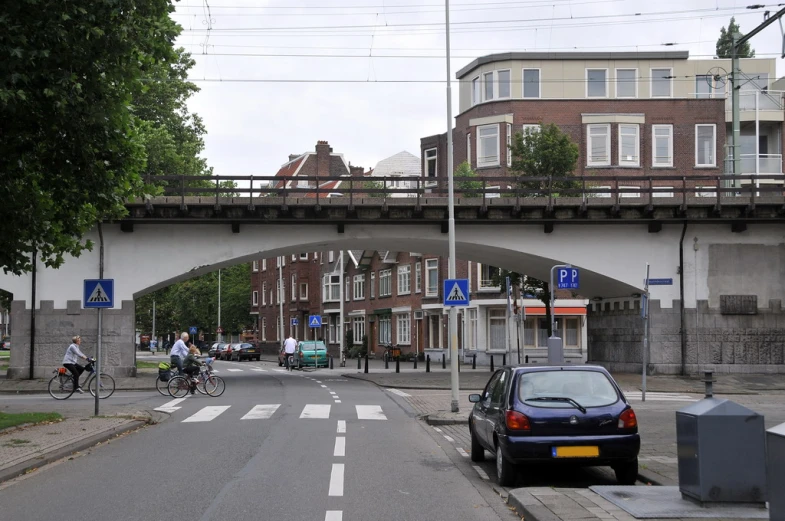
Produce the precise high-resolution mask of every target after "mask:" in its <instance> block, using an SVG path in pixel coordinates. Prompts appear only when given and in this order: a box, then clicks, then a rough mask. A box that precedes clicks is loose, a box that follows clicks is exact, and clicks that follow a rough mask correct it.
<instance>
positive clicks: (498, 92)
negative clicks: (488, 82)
mask: <svg viewBox="0 0 785 521" xmlns="http://www.w3.org/2000/svg"><path fill="white" fill-rule="evenodd" d="M500 72H506V73H507V89H508V94H507V95H506V96H502V95H501V89H500V88H499V86H500V85H501V81H500V80H499V73H500ZM493 75H494V82H493V87H494V88H495V89H496V99H510V98H512V69H499V70H496V71H493Z"/></svg>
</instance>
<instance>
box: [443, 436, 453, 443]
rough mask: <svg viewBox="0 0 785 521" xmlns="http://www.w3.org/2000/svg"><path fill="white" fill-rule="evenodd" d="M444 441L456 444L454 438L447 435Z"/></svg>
mask: <svg viewBox="0 0 785 521" xmlns="http://www.w3.org/2000/svg"><path fill="white" fill-rule="evenodd" d="M444 439H445V440H447V441H449V442H450V443H455V440H454V439H453V437H452V436H447V435H446V434H445V435H444Z"/></svg>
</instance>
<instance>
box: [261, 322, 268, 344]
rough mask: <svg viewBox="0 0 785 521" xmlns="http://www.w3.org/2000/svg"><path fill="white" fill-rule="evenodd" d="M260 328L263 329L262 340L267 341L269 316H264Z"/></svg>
mask: <svg viewBox="0 0 785 521" xmlns="http://www.w3.org/2000/svg"><path fill="white" fill-rule="evenodd" d="M259 329H261V330H262V342H267V317H262V323H261V324H259Z"/></svg>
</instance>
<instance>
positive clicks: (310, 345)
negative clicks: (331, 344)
mask: <svg viewBox="0 0 785 521" xmlns="http://www.w3.org/2000/svg"><path fill="white" fill-rule="evenodd" d="M314 346H315V347H316V349H327V348H326V347H325V346H324V343H323V342H316V343H315V344H314V342H303V343H301V344H300V349H313V348H314Z"/></svg>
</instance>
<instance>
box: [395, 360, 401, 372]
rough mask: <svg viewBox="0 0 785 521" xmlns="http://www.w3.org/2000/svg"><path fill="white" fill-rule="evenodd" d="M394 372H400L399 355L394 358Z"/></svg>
mask: <svg viewBox="0 0 785 521" xmlns="http://www.w3.org/2000/svg"><path fill="white" fill-rule="evenodd" d="M395 372H396V373H400V372H401V359H400V357H396V358H395Z"/></svg>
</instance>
